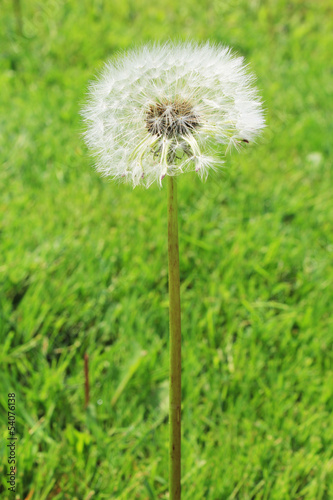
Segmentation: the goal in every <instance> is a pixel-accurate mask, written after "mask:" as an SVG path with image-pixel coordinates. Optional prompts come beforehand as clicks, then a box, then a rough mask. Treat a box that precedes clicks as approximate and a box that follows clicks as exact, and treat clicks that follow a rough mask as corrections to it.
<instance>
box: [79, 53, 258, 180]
mask: <svg viewBox="0 0 333 500" xmlns="http://www.w3.org/2000/svg"><path fill="white" fill-rule="evenodd" d="M253 79H254V78H253V75H251V74H250V73H249V72H248V71H247V68H246V66H245V65H244V63H243V58H242V57H235V56H233V55H232V53H231V51H230V49H229V48H227V47H222V46H220V45H212V44H209V43H206V44H202V45H200V44H195V43H183V44H174V43H166V44H164V45H158V44H155V45H151V46H144V47H142V48H141V49H139V50H132V51H130V52H128V53H127V54H126V55H125V57H122V58H120V57H119V58H118V59H116V60H115V61H114V62H109V63H107V64H106V66H105V68H104V70H103V71H102V73H101V75H100V77H99V78H98V79H97V81H95V82H93V83H92V84H91V86H90V92H89V98H88V102H87V104H86V106H85V107H84V110H83V112H82V114H83V117H84V119H85V121H86V125H87V131H86V134H85V139H86V142H87V144H88V146H89V147H90V148H91V149H92V150H93V151H94V153H95V155H96V168H97V170H98V171H99V172H101V173H102V174H103V175H104V176H108V177H111V178H112V179H115V180H119V181H125V182H130V183H132V184H133V186H137V185H139V184H143V185H145V186H146V187H148V186H150V185H151V184H152V183H153V182H155V181H156V182H157V183H159V184H162V181H163V179H164V178H165V176H175V175H178V174H180V173H182V172H185V171H188V170H195V172H197V174H198V175H199V176H200V177H201V178H202V179H205V178H206V177H207V175H208V173H209V171H210V170H216V169H217V168H218V167H219V166H220V165H221V164H222V163H223V160H222V158H221V152H222V151H223V150H224V151H229V150H231V149H232V148H233V147H235V148H236V149H238V148H239V147H240V146H241V145H242V144H245V143H249V142H252V141H253V140H254V139H255V137H256V136H257V134H258V132H260V130H261V129H262V128H263V127H264V118H263V111H262V104H261V100H260V97H259V96H258V94H257V91H256V89H255V88H254V87H253V85H252V83H253ZM217 146H218V147H217Z"/></svg>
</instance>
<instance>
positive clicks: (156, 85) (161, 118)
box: [82, 42, 264, 500]
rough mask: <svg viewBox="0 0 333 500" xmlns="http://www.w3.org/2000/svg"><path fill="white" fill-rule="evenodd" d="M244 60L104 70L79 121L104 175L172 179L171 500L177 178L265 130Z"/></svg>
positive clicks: (172, 59)
mask: <svg viewBox="0 0 333 500" xmlns="http://www.w3.org/2000/svg"><path fill="white" fill-rule="evenodd" d="M253 80H254V77H253V75H252V74H251V73H249V72H248V70H247V68H246V66H245V65H244V62H243V58H242V57H235V56H233V55H232V53H231V51H230V49H229V48H227V47H223V46H220V45H213V44H210V43H205V44H196V43H182V44H176V43H171V42H170V43H166V44H163V45H158V44H155V45H149V46H144V47H142V48H140V49H139V50H133V51H130V52H128V53H127V54H126V55H125V56H123V57H119V58H118V59H116V60H115V61H112V62H109V63H107V64H106V66H105V68H104V70H103V71H102V73H101V75H100V77H99V78H98V79H97V80H96V81H95V82H93V83H92V84H91V86H90V90H89V98H88V101H87V104H86V105H85V107H84V109H83V111H82V115H83V117H84V120H85V122H86V133H85V139H86V143H87V144H88V146H89V147H90V148H91V149H92V150H93V152H94V154H95V157H96V169H97V170H98V171H99V172H101V173H102V174H103V175H104V176H107V177H111V178H112V179H114V180H117V181H124V182H129V183H131V184H132V185H133V186H134V187H135V186H137V185H144V186H146V187H149V186H150V185H151V184H153V183H154V182H156V183H158V184H159V185H162V184H163V179H164V178H165V177H168V254H169V317H170V398H169V401H170V402H169V405H170V410H169V414H170V418H169V420H170V474H169V481H170V495H169V498H170V499H171V500H179V499H180V496H181V491H180V479H181V467H180V458H181V318H180V312H181V311H180V279H179V251H178V218H177V184H176V182H175V180H174V177H175V176H176V175H179V174H180V173H183V172H187V171H191V170H193V171H195V172H196V173H197V174H198V175H199V176H200V178H201V179H206V178H207V176H208V174H209V172H210V171H213V170H217V169H218V168H219V167H220V166H221V165H222V164H223V157H224V155H225V153H226V152H228V151H230V150H232V149H233V148H235V149H239V148H240V147H241V146H242V145H243V144H247V143H250V142H253V141H254V140H255V138H256V136H257V135H258V134H259V132H260V131H261V130H262V129H263V127H264V117H263V109H262V103H261V99H260V97H259V95H258V93H257V90H256V89H255V87H254V86H253Z"/></svg>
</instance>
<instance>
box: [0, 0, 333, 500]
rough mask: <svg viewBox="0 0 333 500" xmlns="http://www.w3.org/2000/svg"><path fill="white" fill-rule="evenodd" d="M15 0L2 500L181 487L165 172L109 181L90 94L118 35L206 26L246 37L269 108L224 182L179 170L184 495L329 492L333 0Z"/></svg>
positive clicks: (10, 26) (3, 187) (0, 274)
mask: <svg viewBox="0 0 333 500" xmlns="http://www.w3.org/2000/svg"><path fill="white" fill-rule="evenodd" d="M15 5H16V6H17V5H20V4H19V3H17V2H12V1H9V0H5V1H4V2H3V3H2V6H1V17H2V22H1V25H2V30H1V34H0V47H1V49H0V50H1V59H0V69H1V73H0V89H1V91H0V106H1V115H0V129H1V134H0V157H1V170H0V256H1V260H0V286H1V297H0V299H1V300H0V342H1V348H0V385H1V392H0V408H1V422H0V424H1V425H0V431H1V437H2V439H1V442H0V458H1V462H0V493H1V498H2V499H4V500H7V499H8V500H12V499H20V500H49V499H52V500H55V499H59V500H63V499H69V500H75V499H77V500H89V499H92V498H94V499H97V500H104V499H108V500H109V499H118V500H127V499H140V500H146V499H147V500H153V499H156V500H157V499H167V498H168V363H169V359H168V343H169V340H168V276H167V234H166V225H167V220H166V215H167V214H166V187H165V186H164V187H163V188H162V189H159V188H158V187H151V188H150V189H149V190H145V189H144V188H136V189H135V190H133V189H132V188H131V187H130V186H127V185H117V184H115V183H111V182H109V181H107V180H106V179H101V178H100V177H99V175H98V174H96V173H95V172H94V170H93V168H92V164H93V160H92V158H91V157H90V156H89V154H88V151H87V149H86V147H85V145H84V143H83V140H82V130H83V125H82V122H81V119H80V117H79V110H80V108H81V106H82V103H83V102H84V100H85V93H86V89H87V85H88V82H89V80H90V79H91V78H92V77H93V75H94V74H96V72H98V70H100V69H101V68H102V66H103V62H104V61H105V60H107V59H108V58H110V57H112V56H113V55H114V54H116V53H117V52H118V51H120V50H123V49H126V48H130V47H134V46H136V45H137V44H141V43H143V42H147V41H150V40H167V39H169V38H171V39H178V40H185V39H189V38H192V39H195V40H197V41H201V40H202V41H203V40H208V39H209V40H212V41H216V42H221V43H224V44H227V45H230V46H232V47H233V48H234V49H235V51H237V53H239V54H241V55H244V56H245V57H246V61H247V62H248V63H249V64H250V67H251V69H252V70H253V71H254V72H255V73H256V74H257V76H258V79H257V85H258V87H259V89H260V92H261V94H262V96H263V99H264V106H265V109H266V120H267V128H266V129H265V131H264V133H263V135H262V137H261V138H260V139H259V140H258V143H257V144H251V145H249V147H246V148H244V149H243V150H242V152H241V153H240V154H237V153H235V154H233V155H228V156H227V158H226V162H225V167H224V168H223V170H221V171H220V172H219V173H218V174H215V175H213V176H210V177H209V179H208V180H207V182H206V183H201V182H200V180H199V179H198V178H197V176H196V175H195V174H193V173H189V174H187V175H184V176H181V177H179V180H178V197H179V211H180V214H179V216H180V217H179V230H180V266H181V294H182V323H183V442H182V453H183V455H182V478H183V481H182V485H183V499H184V500H203V499H207V500H250V499H251V500H253V499H258V500H331V499H332V498H333V417H332V413H333V319H332V314H331V311H332V302H333V286H332V285H333V266H332V261H333V232H332V218H333V200H332V170H331V165H332V158H333V145H332V134H333V125H332V114H333V98H332V96H333V84H332V76H333V73H332V46H333V34H332V33H333V8H332V5H331V3H330V2H329V1H328V0H322V1H321V2H316V1H315V0H307V1H301V0H293V1H287V0H278V1H277V0H267V1H266V2H264V1H260V0H252V1H245V0H236V1H234V2H223V1H222V0H213V1H211V0H201V1H200V2H199V1H197V2H191V1H190V0H183V1H182V2H177V1H176V0H169V1H163V0H156V1H154V2H148V1H146V0H145V1H144V0H138V1H137V2H134V1H133V0H114V1H113V2H109V3H108V2H103V0H92V1H88V0H84V1H82V2H74V1H73V0H70V1H67V2H65V0H47V1H46V2H42V1H36V0H21V13H20V12H19V10H17V7H16V9H15V8H14V6H15ZM15 13H16V14H15ZM85 353H88V354H89V372H90V404H89V406H88V408H87V409H85V405H84V354H85ZM8 393H15V395H16V424H17V437H18V439H17V446H16V453H17V476H16V493H12V492H10V491H8V489H7V488H8V484H7V482H6V481H7V477H6V473H7V472H8V463H7V460H8V447H7V442H8V441H7V438H8V429H7V425H8V424H7V420H8V418H7V409H8Z"/></svg>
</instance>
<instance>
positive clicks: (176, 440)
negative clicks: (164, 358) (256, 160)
mask: <svg viewBox="0 0 333 500" xmlns="http://www.w3.org/2000/svg"><path fill="white" fill-rule="evenodd" d="M168 254H169V318H170V397H169V399H170V403H169V404H170V408H169V423H170V451H169V453H170V456H169V459H170V462H169V484H170V497H169V498H170V500H180V496H181V492H180V478H181V467H180V464H181V461H180V456H181V321H180V279H179V248H178V210H177V184H176V181H175V179H174V177H173V176H168Z"/></svg>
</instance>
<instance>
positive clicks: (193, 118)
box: [146, 100, 200, 139]
mask: <svg viewBox="0 0 333 500" xmlns="http://www.w3.org/2000/svg"><path fill="white" fill-rule="evenodd" d="M199 125H200V122H199V117H198V115H197V114H196V113H195V112H194V110H193V106H192V104H191V103H190V102H188V101H182V100H175V101H164V102H157V103H155V104H150V105H149V108H148V110H147V113H146V128H147V129H148V132H150V133H151V134H152V135H157V136H159V137H161V136H164V137H167V138H168V139H172V138H175V137H177V136H182V135H188V134H190V133H193V132H194V130H195V129H196V128H197V127H198V126H199Z"/></svg>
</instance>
